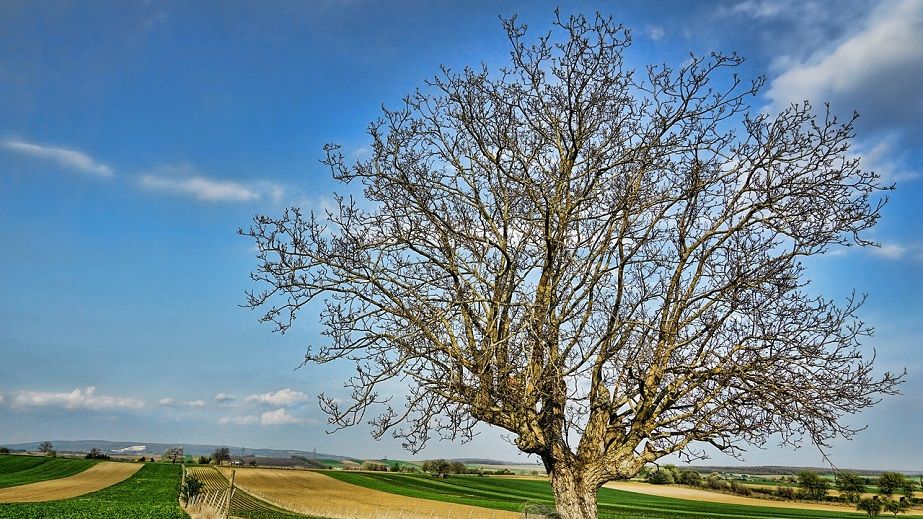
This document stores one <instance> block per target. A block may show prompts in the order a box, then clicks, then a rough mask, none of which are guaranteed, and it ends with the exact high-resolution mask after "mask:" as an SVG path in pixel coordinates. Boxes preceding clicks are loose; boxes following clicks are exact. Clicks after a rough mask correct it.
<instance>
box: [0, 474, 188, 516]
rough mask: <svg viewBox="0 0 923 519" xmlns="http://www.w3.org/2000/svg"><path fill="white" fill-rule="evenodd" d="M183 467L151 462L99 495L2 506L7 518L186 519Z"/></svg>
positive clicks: (94, 493) (0, 506)
mask: <svg viewBox="0 0 923 519" xmlns="http://www.w3.org/2000/svg"><path fill="white" fill-rule="evenodd" d="M181 474H182V467H181V466H180V465H172V464H171V465H166V464H164V465H161V464H155V463H148V464H146V465H145V466H143V467H141V469H140V470H139V471H138V472H136V473H135V474H134V475H133V476H132V477H130V478H128V479H126V480H125V481H123V482H121V483H118V484H116V485H113V486H111V487H109V488H104V489H103V490H100V491H98V492H93V493H91V494H86V495H82V496H79V497H74V498H71V499H63V500H61V501H48V502H45V503H8V504H2V503H0V518H4V519H27V518H28V519H91V518H92V519H125V518H131V519H183V518H188V516H187V515H186V513H185V512H183V510H182V509H181V508H180V507H179V502H178V499H179V481H180V475H181Z"/></svg>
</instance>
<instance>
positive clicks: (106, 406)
mask: <svg viewBox="0 0 923 519" xmlns="http://www.w3.org/2000/svg"><path fill="white" fill-rule="evenodd" d="M11 404H12V406H13V407H16V408H28V407H60V408H63V409H70V410H73V409H88V410H93V411H104V410H115V409H141V408H143V407H144V401H143V400H139V399H136V398H127V397H117V396H107V395H98V394H96V388H95V387H93V386H88V387H86V388H83V389H80V388H78V389H75V390H73V391H71V392H69V393H53V392H46V391H19V392H17V393H15V394H14V395H13V398H12V402H11Z"/></svg>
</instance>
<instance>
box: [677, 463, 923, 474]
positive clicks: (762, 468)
mask: <svg viewBox="0 0 923 519" xmlns="http://www.w3.org/2000/svg"><path fill="white" fill-rule="evenodd" d="M682 467H683V468H690V469H693V470H695V471H698V472H722V473H729V474H748V475H757V474H759V475H777V476H781V475H789V474H797V473H798V472H800V471H802V470H812V471H814V472H818V473H830V472H832V469H831V468H830V467H787V466H781V465H755V466H748V467H747V466H742V467H734V466H721V465H689V466H688V467H686V466H682ZM842 470H847V471H849V472H854V473H856V474H859V475H861V476H877V475H879V474H881V473H882V472H887V471H888V470H867V469H842ZM902 472H903V473H904V474H907V475H918V474H923V472H920V471H913V470H911V471H902Z"/></svg>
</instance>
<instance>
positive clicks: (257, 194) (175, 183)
mask: <svg viewBox="0 0 923 519" xmlns="http://www.w3.org/2000/svg"><path fill="white" fill-rule="evenodd" d="M138 184H139V185H140V186H141V187H143V188H145V189H150V190H154V191H162V192H165V193H171V194H176V195H183V196H190V197H192V198H195V199H196V200H201V201H203V202H250V201H254V200H269V201H270V202H272V203H273V204H276V205H279V204H282V203H284V202H286V201H287V200H286V196H287V195H289V194H290V191H291V189H289V188H288V187H286V186H284V185H282V184H278V183H276V182H268V181H254V182H238V181H234V180H222V179H217V178H212V177H208V176H206V175H203V174H202V173H201V172H200V171H199V170H198V169H196V168H195V167H194V166H191V165H189V164H175V165H171V166H161V167H159V168H156V169H154V170H152V171H149V172H148V173H146V174H144V175H141V176H140V177H138Z"/></svg>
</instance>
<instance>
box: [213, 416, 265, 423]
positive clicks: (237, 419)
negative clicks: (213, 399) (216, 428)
mask: <svg viewBox="0 0 923 519" xmlns="http://www.w3.org/2000/svg"><path fill="white" fill-rule="evenodd" d="M258 421H260V417H259V416H255V415H245V416H222V417H221V418H220V419H219V420H218V423H219V424H221V425H228V424H231V425H252V424H255V423H257V422H258Z"/></svg>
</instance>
